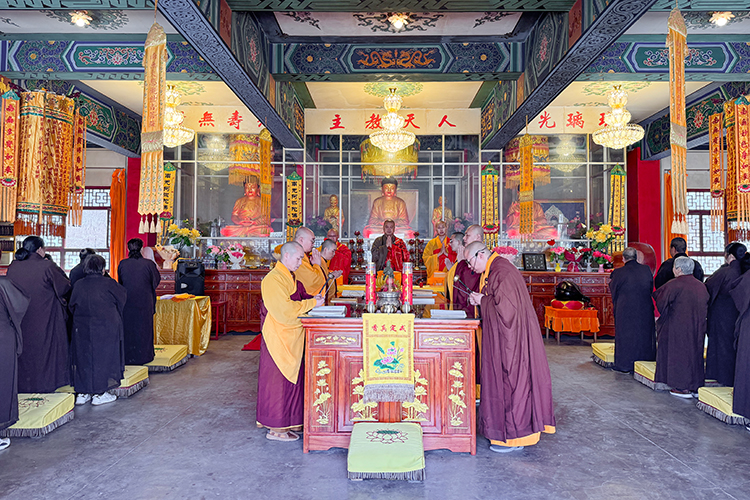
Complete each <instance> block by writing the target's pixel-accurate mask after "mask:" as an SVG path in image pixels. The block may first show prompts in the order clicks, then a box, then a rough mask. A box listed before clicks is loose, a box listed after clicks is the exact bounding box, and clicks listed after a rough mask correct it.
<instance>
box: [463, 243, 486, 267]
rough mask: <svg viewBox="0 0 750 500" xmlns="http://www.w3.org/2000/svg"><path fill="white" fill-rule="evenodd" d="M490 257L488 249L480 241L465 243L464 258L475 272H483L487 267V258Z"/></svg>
mask: <svg viewBox="0 0 750 500" xmlns="http://www.w3.org/2000/svg"><path fill="white" fill-rule="evenodd" d="M489 258H490V251H489V249H488V248H487V247H486V246H485V245H484V243H482V242H480V241H475V242H473V243H469V244H468V245H466V248H465V249H464V259H466V262H467V263H468V264H469V267H470V268H471V269H472V270H473V271H474V272H476V273H483V272H484V270H485V269H486V268H487V260H488V259H489Z"/></svg>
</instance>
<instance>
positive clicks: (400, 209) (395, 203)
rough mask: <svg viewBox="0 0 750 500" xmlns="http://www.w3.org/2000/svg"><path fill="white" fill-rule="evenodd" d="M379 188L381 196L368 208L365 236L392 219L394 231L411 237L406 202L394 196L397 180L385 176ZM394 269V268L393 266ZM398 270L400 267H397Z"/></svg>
mask: <svg viewBox="0 0 750 500" xmlns="http://www.w3.org/2000/svg"><path fill="white" fill-rule="evenodd" d="M380 189H381V192H382V193H383V196H380V197H379V198H375V201H373V202H372V209H370V219H369V220H368V221H367V225H366V226H365V229H364V231H363V232H362V234H364V236H365V238H369V237H370V235H372V234H377V233H378V232H379V231H380V228H381V227H382V226H383V223H385V221H386V220H392V221H393V222H395V223H396V232H397V233H398V234H403V235H404V236H405V237H406V238H411V237H412V236H413V235H414V231H413V230H412V228H411V225H410V223H411V221H410V220H409V212H408V211H407V210H406V202H405V201H404V200H402V199H401V198H399V197H398V196H396V189H398V181H397V180H396V179H394V178H393V177H386V178H385V179H383V181H382V182H381V183H380ZM394 269H395V268H394ZM397 270H400V269H397Z"/></svg>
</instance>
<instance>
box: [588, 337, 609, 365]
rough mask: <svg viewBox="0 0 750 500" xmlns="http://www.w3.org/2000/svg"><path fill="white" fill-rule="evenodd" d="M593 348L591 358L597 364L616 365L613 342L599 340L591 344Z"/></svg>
mask: <svg viewBox="0 0 750 500" xmlns="http://www.w3.org/2000/svg"><path fill="white" fill-rule="evenodd" d="M591 350H592V351H593V352H594V354H593V355H592V356H591V359H592V360H593V361H594V363H596V364H597V365H600V366H603V367H604V368H612V367H613V366H615V345H614V344H612V343H602V342H597V343H595V344H591Z"/></svg>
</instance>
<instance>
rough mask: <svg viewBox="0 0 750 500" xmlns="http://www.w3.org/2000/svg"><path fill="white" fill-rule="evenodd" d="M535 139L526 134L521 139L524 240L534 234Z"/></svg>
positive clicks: (521, 191)
mask: <svg viewBox="0 0 750 500" xmlns="http://www.w3.org/2000/svg"><path fill="white" fill-rule="evenodd" d="M532 147H533V138H532V137H531V136H530V135H529V134H526V135H524V136H523V137H522V138H521V188H520V191H519V194H518V202H519V205H520V207H521V208H520V210H521V211H520V217H521V220H520V222H519V226H518V232H519V233H520V234H521V238H522V239H530V238H531V235H532V234H533V233H534V177H533V176H534V155H533V152H532Z"/></svg>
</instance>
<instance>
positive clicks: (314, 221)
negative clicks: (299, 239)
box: [305, 215, 333, 236]
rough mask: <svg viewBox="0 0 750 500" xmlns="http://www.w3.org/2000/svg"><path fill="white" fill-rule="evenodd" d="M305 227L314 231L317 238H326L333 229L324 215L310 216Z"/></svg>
mask: <svg viewBox="0 0 750 500" xmlns="http://www.w3.org/2000/svg"><path fill="white" fill-rule="evenodd" d="M305 227H308V228H310V229H312V232H313V233H314V234H315V236H326V235H327V234H328V231H330V230H331V228H333V226H332V225H331V223H330V222H328V221H327V220H326V219H325V218H324V217H323V216H322V215H310V216H309V217H308V218H307V224H305Z"/></svg>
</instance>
